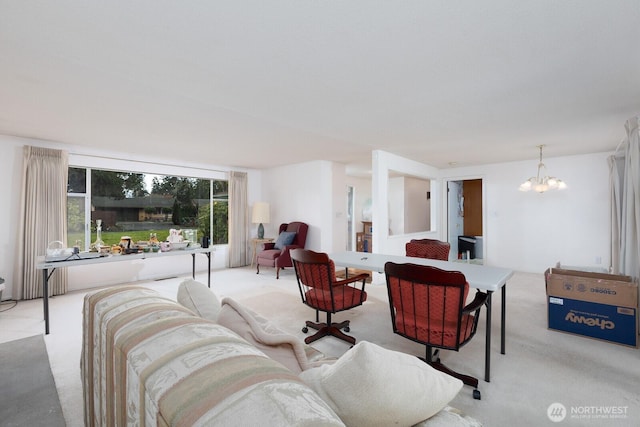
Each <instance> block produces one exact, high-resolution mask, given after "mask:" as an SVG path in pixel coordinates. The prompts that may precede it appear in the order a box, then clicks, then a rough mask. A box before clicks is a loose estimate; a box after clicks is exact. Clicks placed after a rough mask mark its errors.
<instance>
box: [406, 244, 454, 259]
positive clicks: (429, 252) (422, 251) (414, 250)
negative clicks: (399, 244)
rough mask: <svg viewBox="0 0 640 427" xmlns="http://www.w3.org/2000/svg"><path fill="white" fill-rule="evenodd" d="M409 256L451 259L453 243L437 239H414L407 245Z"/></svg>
mask: <svg viewBox="0 0 640 427" xmlns="http://www.w3.org/2000/svg"><path fill="white" fill-rule="evenodd" d="M405 249H406V251H407V256H413V257H418V258H429V259H439V260H442V261H448V260H449V250H450V249H451V245H450V244H449V243H448V242H441V241H440V240H436V239H413V240H411V241H410V242H408V243H407V244H406V245H405Z"/></svg>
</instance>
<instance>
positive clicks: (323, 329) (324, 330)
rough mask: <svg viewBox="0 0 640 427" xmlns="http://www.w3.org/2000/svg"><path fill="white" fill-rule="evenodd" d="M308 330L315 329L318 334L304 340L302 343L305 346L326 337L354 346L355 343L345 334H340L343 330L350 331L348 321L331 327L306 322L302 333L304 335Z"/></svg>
mask: <svg viewBox="0 0 640 427" xmlns="http://www.w3.org/2000/svg"><path fill="white" fill-rule="evenodd" d="M309 328H312V329H317V330H318V332H316V333H315V334H313V335H311V336H310V337H307V338H305V339H304V342H305V343H307V344H311V343H312V342H314V341H317V340H319V339H320V338H322V337H326V336H333V337H336V338H339V339H341V340H343V341H346V342H348V343H349V344H351V345H354V344H355V343H356V339H355V338H354V337H351V336H349V335H346V334H345V333H343V332H342V330H344V331H345V332H349V331H350V328H349V321H348V320H345V321H344V322H340V323H331V325H327V324H326V323H316V322H312V321H310V320H307V322H306V326H305V327H303V328H302V332H304V333H305V334H306V333H307V332H308V331H309Z"/></svg>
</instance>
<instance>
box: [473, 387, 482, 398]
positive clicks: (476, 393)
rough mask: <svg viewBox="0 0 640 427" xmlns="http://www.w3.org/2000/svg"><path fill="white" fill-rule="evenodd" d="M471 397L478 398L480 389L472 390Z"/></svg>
mask: <svg viewBox="0 0 640 427" xmlns="http://www.w3.org/2000/svg"><path fill="white" fill-rule="evenodd" d="M473 398H474V399H476V400H480V390H478V389H475V390H473Z"/></svg>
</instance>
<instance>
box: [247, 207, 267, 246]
mask: <svg viewBox="0 0 640 427" xmlns="http://www.w3.org/2000/svg"><path fill="white" fill-rule="evenodd" d="M269 220H270V219H269V203H267V202H255V203H254V204H253V213H252V215H251V222H252V223H254V224H260V225H259V226H258V239H264V226H263V225H262V224H263V223H265V224H268V223H269Z"/></svg>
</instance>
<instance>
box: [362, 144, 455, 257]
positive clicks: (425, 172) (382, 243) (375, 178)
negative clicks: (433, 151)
mask: <svg viewBox="0 0 640 427" xmlns="http://www.w3.org/2000/svg"><path fill="white" fill-rule="evenodd" d="M372 165H373V170H372V188H371V192H372V199H373V252H377V253H384V254H395V255H404V253H405V244H406V243H407V242H408V241H409V240H411V239H421V238H427V237H428V238H434V239H442V240H446V239H445V238H443V237H441V236H444V234H443V230H442V228H441V227H442V224H441V221H440V219H439V218H440V215H441V213H440V211H439V210H438V209H439V208H438V206H439V205H438V203H434V202H433V201H434V198H436V200H439V199H438V197H439V196H438V195H439V192H440V186H438V185H432V186H431V201H432V204H431V206H432V215H431V231H428V232H423V233H409V234H401V235H397V236H396V235H393V236H390V235H389V229H388V227H386V226H385V227H380V226H377V225H376V224H388V223H389V209H388V206H389V197H390V194H389V185H388V181H389V171H396V172H401V173H404V174H408V175H412V176H415V177H420V178H426V179H437V178H438V175H439V171H438V169H436V168H434V167H432V166H428V165H425V164H422V163H419V162H416V161H414V160H409V159H406V158H403V157H400V156H397V155H395V154H391V153H387V152H385V151H381V150H376V151H373V153H372ZM434 208H438V209H434ZM434 212H435V214H434Z"/></svg>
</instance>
